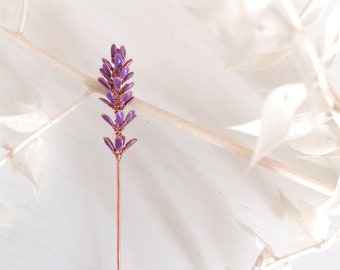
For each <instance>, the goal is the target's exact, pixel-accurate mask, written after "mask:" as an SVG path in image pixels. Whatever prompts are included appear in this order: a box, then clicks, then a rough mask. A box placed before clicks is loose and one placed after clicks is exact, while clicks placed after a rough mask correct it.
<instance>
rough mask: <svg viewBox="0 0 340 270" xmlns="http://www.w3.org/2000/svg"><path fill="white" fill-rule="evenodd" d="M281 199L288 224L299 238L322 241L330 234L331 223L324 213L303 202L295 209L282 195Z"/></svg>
mask: <svg viewBox="0 0 340 270" xmlns="http://www.w3.org/2000/svg"><path fill="white" fill-rule="evenodd" d="M280 198H281V203H282V206H283V209H284V213H285V219H286V221H287V224H288V226H289V227H290V228H291V229H292V230H293V231H294V232H295V233H296V234H298V235H299V238H302V239H305V238H306V236H308V237H309V238H312V239H313V240H320V239H323V238H324V237H325V236H326V235H327V234H328V231H329V227H330V221H329V218H328V216H327V215H325V213H324V212H322V211H320V210H319V209H318V208H315V207H313V206H312V205H310V204H308V203H307V202H305V201H302V200H300V201H299V203H298V207H295V205H294V204H293V203H292V202H291V201H290V200H288V199H287V198H286V197H285V196H284V195H283V194H282V193H280Z"/></svg>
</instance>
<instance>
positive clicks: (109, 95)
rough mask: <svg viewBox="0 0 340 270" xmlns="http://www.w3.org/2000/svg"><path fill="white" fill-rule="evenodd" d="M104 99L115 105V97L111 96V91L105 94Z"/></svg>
mask: <svg viewBox="0 0 340 270" xmlns="http://www.w3.org/2000/svg"><path fill="white" fill-rule="evenodd" d="M106 97H107V99H108V100H109V101H111V103H115V95H114V94H113V92H112V91H110V92H108V93H107V94H106Z"/></svg>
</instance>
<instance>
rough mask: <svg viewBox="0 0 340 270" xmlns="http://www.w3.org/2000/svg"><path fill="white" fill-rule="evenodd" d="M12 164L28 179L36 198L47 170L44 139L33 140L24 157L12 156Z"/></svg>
mask: <svg viewBox="0 0 340 270" xmlns="http://www.w3.org/2000/svg"><path fill="white" fill-rule="evenodd" d="M12 164H13V168H14V169H15V170H17V171H18V172H20V173H21V174H22V175H23V176H25V177H26V178H27V179H28V180H29V181H30V183H31V184H32V186H33V188H34V191H35V194H36V198H37V200H38V199H39V194H40V190H41V185H42V183H43V181H44V179H45V175H46V172H47V150H46V147H45V143H44V141H43V140H42V139H41V138H38V139H36V140H35V141H33V142H32V143H31V144H30V146H29V147H28V149H27V152H26V154H25V157H21V156H19V155H16V156H14V157H13V158H12Z"/></svg>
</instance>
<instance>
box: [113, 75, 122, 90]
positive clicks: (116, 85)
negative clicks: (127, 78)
mask: <svg viewBox="0 0 340 270" xmlns="http://www.w3.org/2000/svg"><path fill="white" fill-rule="evenodd" d="M121 83H122V81H121V80H120V79H119V78H118V77H116V78H115V79H114V80H113V84H114V86H115V89H117V90H118V89H120V85H121Z"/></svg>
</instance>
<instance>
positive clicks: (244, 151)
mask: <svg viewBox="0 0 340 270" xmlns="http://www.w3.org/2000/svg"><path fill="white" fill-rule="evenodd" d="M0 35H3V36H4V37H6V38H7V39H9V40H10V41H12V42H13V43H14V44H16V45H17V46H19V47H21V48H23V49H25V50H27V51H28V52H29V53H31V54H33V55H35V56H37V57H38V58H40V59H42V60H44V61H46V62H47V63H48V64H50V65H52V66H55V67H56V68H57V69H59V70H60V71H62V72H64V73H65V74H67V75H70V76H72V77H74V78H76V79H78V80H80V81H82V82H84V83H85V84H86V85H87V86H88V88H89V92H88V93H87V94H90V93H91V92H92V91H98V92H102V93H104V91H102V90H103V87H102V86H100V84H99V83H98V82H97V80H95V79H94V78H92V77H90V76H88V75H86V74H85V73H83V72H81V71H79V70H76V69H75V68H73V67H71V66H70V65H68V64H66V63H64V62H62V61H61V60H59V59H57V58H56V57H54V56H52V55H50V54H49V53H48V52H46V51H45V50H43V49H41V48H39V47H38V46H36V45H34V44H32V43H30V42H29V41H27V40H26V39H24V38H23V37H22V36H21V35H19V34H17V33H13V32H10V31H8V30H7V29H5V28H4V27H2V26H0ZM87 94H85V95H87ZM81 100H83V97H81V98H80V100H78V102H80V101H81ZM133 104H134V106H135V107H136V108H137V109H139V110H140V111H142V112H145V113H148V114H150V115H152V116H153V117H155V118H159V119H161V120H163V121H166V122H168V123H170V124H172V125H174V126H176V127H179V128H181V129H184V130H186V131H188V132H190V133H191V134H192V135H194V136H197V137H199V138H201V139H203V140H205V141H207V142H209V143H211V144H213V145H215V146H217V147H220V148H222V149H224V150H227V151H228V152H231V153H234V154H237V155H240V156H243V157H245V158H246V159H248V160H250V159H251V157H252V154H253V151H252V150H250V149H248V148H246V147H244V146H242V145H239V144H237V143H235V142H233V141H231V140H229V139H226V138H224V137H221V136H219V135H217V134H214V133H213V132H211V131H209V130H207V129H205V128H203V127H200V126H198V125H196V124H194V123H191V122H188V121H186V120H184V119H182V118H180V117H178V116H176V115H174V114H171V113H169V112H167V111H164V110H162V109H160V108H158V107H155V106H153V105H151V104H149V103H147V102H145V101H143V100H140V99H137V98H135V101H134V102H133ZM75 106H77V105H75ZM74 108H75V107H72V109H71V110H73V109H74ZM68 113H69V112H68V111H66V112H64V113H62V115H63V117H64V116H65V115H67V114H68ZM64 114H65V115H64ZM61 118H62V117H57V119H58V121H59V120H60V119H61ZM55 121H56V119H54V120H52V121H51V122H50V123H49V125H46V126H44V127H43V128H42V129H40V130H39V131H37V132H36V133H34V134H32V135H31V136H30V137H29V138H27V139H26V140H25V141H24V142H23V143H21V144H20V145H18V146H16V147H15V148H14V149H12V151H11V152H10V153H8V155H7V156H6V157H5V158H4V159H3V160H2V161H0V166H1V165H2V164H3V163H4V162H6V161H7V160H8V159H9V157H10V155H11V154H15V153H16V152H18V151H19V150H20V149H21V148H22V147H24V145H26V144H27V143H28V142H30V141H31V140H33V139H35V138H37V137H38V136H39V135H40V134H42V133H43V132H44V131H45V130H47V129H48V128H49V127H51V126H52V125H53V124H54V123H55ZM258 164H259V165H261V166H263V167H265V168H267V169H269V170H272V171H274V172H277V173H279V174H280V175H282V176H285V177H287V178H288V179H291V180H293V181H295V182H297V183H299V184H301V185H303V186H306V187H308V188H310V189H313V190H315V191H318V192H320V193H323V194H325V195H328V196H331V195H332V193H333V188H332V187H331V186H329V185H328V184H325V183H322V182H321V181H320V180H318V179H315V178H314V177H312V176H308V175H305V174H303V173H301V172H299V171H298V170H296V169H294V168H292V167H289V166H287V165H285V164H283V163H281V162H278V161H276V160H273V159H271V158H268V157H265V158H263V159H262V160H261V161H260V162H259V163H258Z"/></svg>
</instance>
